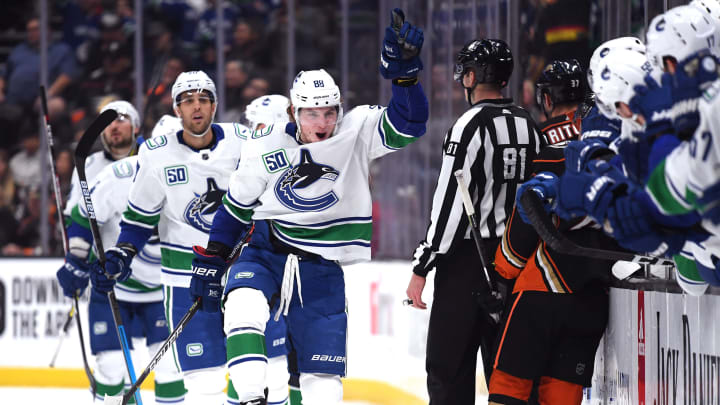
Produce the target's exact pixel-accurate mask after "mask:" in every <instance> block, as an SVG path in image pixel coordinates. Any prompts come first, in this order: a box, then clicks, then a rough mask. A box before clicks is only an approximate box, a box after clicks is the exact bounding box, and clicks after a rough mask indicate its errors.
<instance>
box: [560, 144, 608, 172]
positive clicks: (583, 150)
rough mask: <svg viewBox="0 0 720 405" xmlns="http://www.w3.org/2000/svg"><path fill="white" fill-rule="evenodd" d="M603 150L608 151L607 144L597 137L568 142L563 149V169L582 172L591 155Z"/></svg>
mask: <svg viewBox="0 0 720 405" xmlns="http://www.w3.org/2000/svg"><path fill="white" fill-rule="evenodd" d="M603 150H607V151H609V149H608V146H607V144H606V143H605V142H603V141H601V140H599V139H597V138H588V139H586V140H582V141H572V142H570V143H568V144H567V146H566V147H565V150H564V154H565V170H566V171H568V170H569V171H572V172H574V173H580V172H582V171H583V170H585V166H586V165H587V163H588V161H589V160H590V159H592V157H593V155H595V153H597V152H600V151H603Z"/></svg>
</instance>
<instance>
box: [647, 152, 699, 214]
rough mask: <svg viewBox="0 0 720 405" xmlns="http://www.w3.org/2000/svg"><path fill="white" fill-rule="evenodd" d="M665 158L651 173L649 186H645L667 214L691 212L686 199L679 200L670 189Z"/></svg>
mask: <svg viewBox="0 0 720 405" xmlns="http://www.w3.org/2000/svg"><path fill="white" fill-rule="evenodd" d="M666 161H667V160H663V161H662V162H660V164H659V165H657V167H656V168H655V169H654V170H653V171H652V173H651V174H650V179H649V180H648V183H647V186H646V187H645V188H646V190H647V191H648V193H650V197H652V199H653V201H654V202H655V204H657V205H658V208H660V210H662V211H663V213H665V214H671V215H677V214H686V213H688V212H690V210H691V208H690V206H689V205H688V204H687V202H685V201H681V200H679V199H678V198H677V197H676V195H675V194H674V193H673V192H672V190H670V186H669V185H668V183H667V182H668V181H669V179H667V178H666V176H665V163H666Z"/></svg>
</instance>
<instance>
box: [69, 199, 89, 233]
mask: <svg viewBox="0 0 720 405" xmlns="http://www.w3.org/2000/svg"><path fill="white" fill-rule="evenodd" d="M70 218H71V219H72V222H75V223H76V224H78V225H80V226H82V227H83V228H87V229H90V221H89V220H88V219H87V218H86V217H84V216H83V215H82V214H81V213H80V206H79V205H76V206H74V207H73V209H72V210H71V211H70Z"/></svg>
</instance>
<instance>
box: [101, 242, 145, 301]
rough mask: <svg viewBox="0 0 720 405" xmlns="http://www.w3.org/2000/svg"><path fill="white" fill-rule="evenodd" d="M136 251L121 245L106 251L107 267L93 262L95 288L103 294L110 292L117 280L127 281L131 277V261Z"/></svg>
mask: <svg viewBox="0 0 720 405" xmlns="http://www.w3.org/2000/svg"><path fill="white" fill-rule="evenodd" d="M133 256H135V251H134V249H132V248H125V247H120V246H115V247H112V248H110V249H108V250H106V251H105V268H103V267H102V266H100V263H99V262H95V263H93V266H92V271H91V272H90V279H91V280H92V285H93V288H94V289H95V290H96V291H98V292H100V293H103V294H107V293H108V292H110V291H111V290H112V289H113V287H114V286H115V283H116V282H117V281H125V280H127V279H128V278H129V277H130V274H131V270H130V263H131V262H132V259H133Z"/></svg>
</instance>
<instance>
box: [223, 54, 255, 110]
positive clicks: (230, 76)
mask: <svg viewBox="0 0 720 405" xmlns="http://www.w3.org/2000/svg"><path fill="white" fill-rule="evenodd" d="M249 78H250V75H249V73H248V69H247V64H246V63H244V62H241V61H239V60H230V61H228V62H227V63H225V110H226V112H225V113H226V114H230V115H232V116H233V117H235V118H239V117H240V116H241V113H242V111H243V110H242V108H240V106H242V105H243V90H244V89H245V86H246V85H247V83H248V79H249ZM251 101H252V99H251ZM225 119H226V120H229V121H236V120H233V119H231V118H229V116H228V115H226V116H225Z"/></svg>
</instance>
